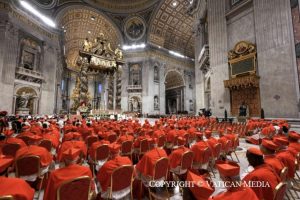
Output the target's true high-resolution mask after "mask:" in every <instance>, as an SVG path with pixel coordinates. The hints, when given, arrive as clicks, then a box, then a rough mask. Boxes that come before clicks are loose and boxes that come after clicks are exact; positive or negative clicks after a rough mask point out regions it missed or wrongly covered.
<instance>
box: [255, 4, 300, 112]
mask: <svg viewBox="0 0 300 200" xmlns="http://www.w3.org/2000/svg"><path fill="white" fill-rule="evenodd" d="M253 6H254V20H255V34H256V43H257V61H258V62H257V64H258V74H259V76H260V77H261V78H260V97H261V107H262V108H263V109H264V111H265V115H266V117H299V115H298V113H299V110H298V106H297V105H298V102H299V88H298V76H297V66H296V59H295V50H294V48H295V45H294V39H293V28H292V19H291V8H290V1H289V0H254V1H253Z"/></svg>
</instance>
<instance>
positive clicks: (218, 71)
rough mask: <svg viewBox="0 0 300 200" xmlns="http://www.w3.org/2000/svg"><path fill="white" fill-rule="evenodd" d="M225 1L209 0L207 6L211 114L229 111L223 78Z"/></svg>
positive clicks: (218, 114)
mask: <svg viewBox="0 0 300 200" xmlns="http://www.w3.org/2000/svg"><path fill="white" fill-rule="evenodd" d="M226 2H227V1H224V0H222V1H220V0H209V1H207V8H208V14H207V17H208V23H209V25H208V35H209V48H210V65H211V69H212V75H211V91H212V92H211V96H212V114H213V115H215V116H224V110H225V109H227V111H228V112H229V111H230V95H229V91H228V90H227V89H225V87H224V84H223V80H226V79H228V71H229V70H228V64H227V30H226V18H225V3H226Z"/></svg>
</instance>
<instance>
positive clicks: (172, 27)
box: [148, 0, 195, 58]
mask: <svg viewBox="0 0 300 200" xmlns="http://www.w3.org/2000/svg"><path fill="white" fill-rule="evenodd" d="M175 2H176V3H175ZM189 4H190V2H189V1H188V0H165V1H164V2H163V3H162V4H161V5H160V6H159V9H158V11H157V12H156V13H154V16H152V20H151V24H150V33H149V35H148V41H149V42H150V43H153V44H155V45H158V46H161V47H164V48H166V49H169V50H173V51H177V52H180V53H181V54H183V55H186V56H189V57H191V58H194V57H195V56H194V36H193V21H194V20H193V17H192V16H190V15H188V14H187V8H188V7H189Z"/></svg>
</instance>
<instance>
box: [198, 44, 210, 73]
mask: <svg viewBox="0 0 300 200" xmlns="http://www.w3.org/2000/svg"><path fill="white" fill-rule="evenodd" d="M198 62H199V65H200V70H201V71H202V72H203V73H206V72H207V71H208V70H209V69H208V68H209V46H208V45H207V44H205V45H204V46H203V48H202V50H201V51H200V54H199V57H198Z"/></svg>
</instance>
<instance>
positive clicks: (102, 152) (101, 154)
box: [96, 144, 109, 160]
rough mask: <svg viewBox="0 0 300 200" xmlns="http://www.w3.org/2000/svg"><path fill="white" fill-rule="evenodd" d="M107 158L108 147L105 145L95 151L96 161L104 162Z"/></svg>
mask: <svg viewBox="0 0 300 200" xmlns="http://www.w3.org/2000/svg"><path fill="white" fill-rule="evenodd" d="M108 156H109V147H108V145H107V144H102V145H101V146H99V147H98V148H97V149H96V160H105V159H107V158H108Z"/></svg>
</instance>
